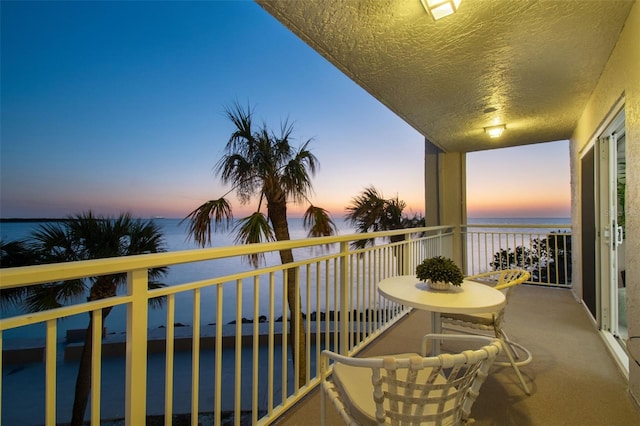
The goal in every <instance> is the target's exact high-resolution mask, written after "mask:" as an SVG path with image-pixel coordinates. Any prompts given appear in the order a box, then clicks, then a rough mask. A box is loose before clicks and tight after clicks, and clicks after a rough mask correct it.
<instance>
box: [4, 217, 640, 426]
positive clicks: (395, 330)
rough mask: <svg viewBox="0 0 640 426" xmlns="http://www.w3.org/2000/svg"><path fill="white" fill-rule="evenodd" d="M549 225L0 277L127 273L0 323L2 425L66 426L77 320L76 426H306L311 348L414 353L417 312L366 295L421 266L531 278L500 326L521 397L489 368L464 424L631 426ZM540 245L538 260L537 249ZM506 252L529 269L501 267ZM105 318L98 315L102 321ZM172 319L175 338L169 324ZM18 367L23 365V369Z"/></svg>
mask: <svg viewBox="0 0 640 426" xmlns="http://www.w3.org/2000/svg"><path fill="white" fill-rule="evenodd" d="M559 227H560V226H553V227H552V228H543V227H536V226H533V225H532V226H524V227H520V228H518V227H499V228H488V227H485V226H481V225H473V226H471V225H468V226H465V227H462V228H455V227H431V228H422V229H419V230H412V231H413V232H412V233H408V232H407V231H389V232H383V233H377V234H375V235H369V237H376V241H377V243H376V245H375V246H374V247H372V248H367V249H364V250H351V249H350V246H349V243H350V242H352V241H354V240H356V239H361V238H362V237H363V236H362V235H361V234H358V235H346V236H336V237H327V238H316V239H303V240H294V241H290V242H279V243H269V244H260V245H251V246H233V247H220V248H212V249H205V250H190V251H182V252H171V253H162V254H155V255H143V256H132V257H127V258H118V259H102V260H95V261H86V262H74V263H67V264H64V266H62V265H41V266H33V267H24V268H11V269H4V270H0V278H1V280H0V282H1V284H0V286H1V288H2V289H6V288H11V287H17V286H24V285H33V284H38V283H45V282H52V281H57V280H64V279H72V278H83V277H90V276H97V275H107V274H113V273H119V272H126V273H127V274H128V288H127V291H126V292H125V293H124V294H121V295H118V296H116V297H114V298H109V299H103V300H100V301H96V302H91V303H81V304H77V305H73V306H67V307H64V308H60V309H56V310H51V311H46V312H41V313H37V314H28V315H19V316H13V317H8V318H4V319H2V320H0V333H1V334H0V344H1V345H2V349H3V352H2V354H3V357H2V368H3V376H2V382H1V390H2V417H1V419H2V424H6V425H13V424H17V423H19V424H43V423H44V424H47V425H53V424H57V423H66V422H68V421H69V416H70V412H71V404H72V402H73V389H74V381H75V374H76V372H77V368H78V367H77V365H78V364H77V362H76V358H77V353H78V351H79V347H80V346H81V345H82V343H69V342H68V340H65V339H63V338H61V336H60V335H61V333H60V330H59V328H60V327H61V325H63V324H64V322H60V321H59V320H60V319H63V318H78V317H80V318H84V319H85V320H86V321H85V322H86V323H88V322H89V321H88V318H89V315H87V313H89V314H90V315H91V316H92V318H93V321H92V328H91V330H92V331H91V332H92V337H93V338H92V341H93V344H92V354H93V356H92V367H91V368H92V393H91V399H90V404H89V409H88V410H87V414H86V419H87V420H91V422H92V424H100V423H101V422H103V423H107V424H108V420H110V419H122V418H124V419H125V424H129V425H138V424H144V423H145V417H147V416H153V417H157V418H162V417H164V418H165V419H172V418H175V416H181V417H186V418H191V419H192V424H197V423H196V420H199V421H200V422H201V423H203V424H216V425H218V424H228V423H231V422H232V423H233V424H270V423H273V422H282V424H295V423H300V421H299V420H297V419H304V420H305V421H304V422H303V423H307V420H308V419H309V418H312V417H310V416H311V415H313V416H316V414H317V410H318V409H319V404H318V403H317V390H316V389H317V384H318V366H317V364H316V359H318V356H319V353H320V351H321V349H322V348H325V347H331V348H333V349H334V350H336V351H340V352H342V353H349V354H358V355H359V354H372V353H376V352H386V351H387V350H393V351H397V350H402V351H405V350H415V348H416V347H417V346H416V344H417V342H418V339H419V338H420V336H421V334H422V333H423V332H424V331H425V330H426V329H427V328H428V323H427V321H428V320H427V319H426V314H425V313H422V312H416V311H414V312H412V311H410V310H408V309H406V308H405V307H403V306H399V305H397V304H394V303H391V302H389V301H387V300H385V299H384V298H382V297H380V296H379V295H378V294H377V291H376V283H377V282H378V281H380V280H381V279H383V278H386V277H389V276H393V275H399V274H405V273H412V272H413V271H414V270H415V266H416V265H417V263H419V262H420V261H421V260H422V259H424V258H425V257H430V256H435V255H445V256H449V257H453V258H459V259H458V261H459V262H460V263H461V264H464V265H465V267H466V270H467V272H468V273H477V272H482V271H483V270H488V269H490V268H491V267H492V266H491V265H490V264H491V263H494V266H495V265H504V264H505V263H504V262H507V263H516V264H519V265H520V266H522V267H525V268H528V269H530V270H531V271H532V272H534V273H533V274H532V275H533V276H534V277H535V278H534V279H533V281H532V282H530V283H529V286H523V288H518V289H517V290H518V291H517V292H516V295H517V298H516V299H515V300H514V302H513V305H510V307H509V310H508V317H507V321H508V323H507V327H508V330H509V331H510V333H511V334H512V335H513V338H514V339H517V340H518V341H520V342H522V343H523V344H525V345H526V346H527V347H528V348H529V349H530V350H532V352H533V354H534V362H533V363H532V364H530V365H529V366H527V367H524V372H525V374H526V376H527V378H528V379H530V380H531V384H532V387H533V389H534V391H533V395H532V396H531V397H526V396H525V395H524V394H523V393H522V392H521V390H520V389H519V387H518V383H517V380H515V379H514V376H513V375H512V374H510V373H511V371H510V369H508V368H502V367H500V368H497V369H496V371H495V373H496V374H494V375H492V376H491V378H490V381H489V382H487V383H486V385H485V387H484V389H483V393H482V394H481V397H480V399H479V400H478V402H477V403H476V406H475V410H474V414H475V416H476V417H477V418H478V420H480V421H481V422H484V424H494V423H491V421H493V420H495V421H497V420H499V419H501V420H504V422H502V421H499V422H497V423H495V424H553V423H554V422H553V421H552V419H555V418H563V419H569V418H576V419H578V418H582V417H575V416H578V415H579V416H585V417H584V418H585V419H587V420H588V421H585V423H583V424H598V423H590V421H595V420H594V419H601V418H603V417H602V416H603V415H604V416H608V417H604V418H605V419H608V420H611V419H615V418H616V417H614V415H619V416H623V417H622V419H623V420H625V419H626V420H628V419H633V420H634V421H632V422H631V423H628V422H627V423H619V424H632V423H634V422H637V420H638V419H639V417H638V416H639V415H638V412H637V411H634V409H633V406H632V405H631V402H630V401H629V398H628V397H627V396H626V380H625V378H624V377H623V376H622V374H621V373H619V372H618V371H617V370H616V366H615V364H614V362H613V361H612V358H611V357H609V356H608V354H607V352H606V350H605V349H604V345H603V344H602V342H601V341H600V339H599V337H598V334H597V331H596V327H595V326H594V325H593V324H591V322H590V321H589V320H588V316H587V314H586V312H585V311H584V309H583V308H582V306H581V305H580V304H579V303H578V302H577V301H576V300H575V299H574V298H573V296H572V293H571V292H570V291H569V290H568V288H570V265H571V260H570V258H569V256H568V253H567V252H566V248H567V247H569V246H570V234H569V233H568V232H558V228H559ZM398 234H404V240H403V241H401V242H399V243H393V244H390V243H388V242H387V240H386V237H389V236H391V235H398ZM543 241H544V242H545V243H544V244H546V245H545V246H544V247H546V248H545V249H544V250H541V249H540V247H541V244H542V242H543ZM551 246H553V248H554V249H553V250H548V248H549V247H551ZM462 247H466V250H462V249H461V248H462ZM517 247H520V250H521V251H527V250H528V253H529V256H519V255H517V253H519V252H518V249H517ZM283 248H291V249H293V250H294V255H295V257H296V259H298V260H297V261H296V262H295V263H292V264H288V265H287V268H284V267H283V266H282V265H279V264H278V263H277V262H268V264H267V266H265V267H263V268H261V269H257V270H253V269H250V268H249V267H247V269H246V270H245V271H242V272H239V273H236V274H233V275H225V276H218V275H216V271H217V270H219V269H221V268H218V266H220V265H221V264H222V263H221V262H225V260H227V259H230V258H234V257H238V256H244V255H247V254H249V253H256V252H262V253H265V254H269V253H275V252H277V250H280V249H283ZM462 253H465V254H464V255H463V254H462ZM510 253H515V255H514V256H511V255H510ZM532 253H535V255H532ZM542 253H545V254H544V256H542ZM195 262H202V266H203V267H206V268H210V270H211V271H212V273H211V277H210V278H209V279H206V280H200V281H189V282H184V283H181V284H178V285H173V286H171V287H167V288H163V289H157V290H147V270H148V269H149V268H153V267H157V266H169V267H174V268H180V265H182V264H187V263H195ZM287 270H290V271H293V272H292V273H293V276H294V277H295V282H296V286H295V288H296V294H295V295H294V298H295V300H298V301H300V303H298V304H296V305H295V307H294V309H293V311H294V313H293V317H294V318H295V317H298V316H304V317H305V319H306V321H303V322H302V324H300V323H296V325H295V327H294V331H295V332H294V333H293V334H292V335H289V334H288V333H283V332H282V330H288V329H289V325H290V321H291V316H290V315H289V311H288V308H287V286H286V285H284V283H285V282H286V276H287ZM540 284H542V285H543V286H540ZM552 286H555V287H559V288H552ZM256 296H257V297H256ZM157 297H163V298H164V299H165V304H164V307H163V309H162V310H160V311H153V310H151V309H149V305H148V301H149V300H150V299H153V298H157ZM107 307H113V313H112V314H111V316H110V318H109V321H108V322H105V323H103V319H102V312H103V311H102V310H103V309H104V308H107ZM185 312H187V315H188V318H189V319H190V320H189V321H186V322H188V324H182V323H181V322H180V320H179V318H183V315H185V314H184V313H185ZM114 317H115V318H118V317H120V318H122V319H123V320H124V319H126V321H125V323H124V325H123V328H124V330H123V331H122V332H119V333H117V334H115V335H114V334H111V333H109V327H110V324H111V322H112V321H113V320H114V319H115V318H114ZM33 324H43V328H44V330H45V331H44V336H43V338H42V339H41V342H40V343H37V344H32V345H31V346H29V345H27V346H23V347H20V348H17V347H15V346H14V342H13V341H12V339H8V338H4V337H6V336H8V335H9V334H11V333H12V332H15V329H18V328H20V327H24V326H32V325H33ZM85 326H86V325H85ZM300 327H301V328H300ZM105 329H106V333H105ZM301 331H303V332H301ZM192 336H199V337H200V338H198V339H193V338H192ZM291 336H294V337H291ZM296 336H304V337H296ZM3 338H4V340H3ZM3 342H4V343H3ZM299 345H301V346H303V347H304V348H305V349H304V357H298V356H296V357H292V356H291V353H292V351H291V348H292V347H294V348H297V347H298V346H299ZM391 348H393V349H391ZM20 351H21V352H20ZM296 353H297V352H296ZM16 354H17V356H18V357H19V358H20V359H18V360H16V359H15V358H16ZM27 354H28V355H29V356H35V359H36V361H38V362H29V363H24V361H25V360H27ZM18 361H22V362H18ZM302 366H304V367H302ZM192 395H197V397H196V398H193V397H192ZM567 395H571V398H566V396H567ZM569 400H570V401H569ZM572 404H575V407H573V405H572ZM292 407H293V409H292V410H289V409H290V408H292ZM574 408H575V412H574ZM578 408H579V409H578ZM578 412H579V414H578ZM192 413H198V416H192ZM496 413H499V414H496ZM538 413H540V414H538ZM299 416H304V417H299ZM546 416H554V417H546ZM556 416H557V417H556ZM598 416H600V417H598ZM624 416H626V417H624ZM313 418H317V417H313ZM538 419H540V421H538ZM550 419H551V420H550ZM589 419H592V420H589ZM544 420H549V421H548V422H546V421H544ZM606 423H608V424H615V423H611V421H608V422H606ZM165 424H170V422H169V421H167V422H165ZM481 424H482V423H481Z"/></svg>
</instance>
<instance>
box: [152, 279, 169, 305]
mask: <svg viewBox="0 0 640 426" xmlns="http://www.w3.org/2000/svg"><path fill="white" fill-rule="evenodd" d="M148 286H149V290H156V289H159V288H163V287H166V286H167V285H166V284H163V283H160V282H158V281H152V280H149V284H148ZM166 300H167V297H166V296H158V297H152V298H150V299H149V307H150V308H152V309H156V308H161V307H162V306H164V303H165V302H166Z"/></svg>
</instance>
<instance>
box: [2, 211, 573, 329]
mask: <svg viewBox="0 0 640 426" xmlns="http://www.w3.org/2000/svg"><path fill="white" fill-rule="evenodd" d="M154 220H155V221H156V222H157V223H158V224H159V225H160V226H161V227H162V231H163V234H164V237H165V242H166V247H167V250H168V251H180V250H192V249H197V248H199V247H198V246H197V245H196V244H195V243H194V242H193V241H190V240H189V238H188V236H187V228H188V224H187V223H186V222H185V223H180V222H181V220H180V219H154ZM334 220H335V221H336V225H337V227H338V233H339V234H340V235H345V234H352V233H354V230H353V228H352V227H351V226H350V225H349V224H348V223H347V222H345V221H344V220H341V219H336V218H334ZM468 223H469V224H496V225H505V224H514V225H522V224H535V225H544V224H569V223H570V219H569V218H469V220H468ZM43 224H44V223H43V222H34V221H25V222H0V238H1V239H2V241H11V240H16V239H25V238H28V237H29V236H30V234H31V233H32V232H33V231H34V230H36V229H37V228H38V227H40V226H41V225H43ZM289 225H290V233H291V239H303V238H306V236H307V231H306V230H305V229H304V227H303V223H302V219H301V218H292V219H290V220H289ZM234 244H235V241H234V233H233V231H232V230H230V231H226V232H218V233H216V234H215V236H214V239H213V243H212V246H213V247H222V246H229V245H234ZM324 254H326V253H324ZM294 255H295V258H296V260H301V259H305V258H311V257H315V256H318V255H319V253H317V249H314V248H308V249H299V250H296V252H295V253H294ZM279 262H280V260H279V257H278V255H277V254H276V253H271V254H267V256H266V259H265V263H266V265H275V264H278V263H279ZM247 267H248V265H247V263H246V262H245V261H244V260H242V259H239V258H231V259H220V260H215V261H208V262H199V263H189V264H183V265H174V266H171V267H170V268H169V272H168V274H167V276H166V277H165V278H164V279H163V282H164V283H165V284H167V285H176V284H181V283H186V282H193V281H198V280H204V279H207V278H210V277H211V276H212V275H215V276H224V275H229V274H233V273H236V272H242V271H245V270H246V269H247ZM205 293H206V292H205V291H203V298H204V297H205V296H206V294H205ZM211 293H213V291H211ZM224 297H225V301H224V306H225V312H224V317H223V321H224V322H225V323H228V322H229V321H231V320H233V319H235V311H234V310H233V309H228V308H227V307H228V306H234V304H235V293H234V291H233V289H229V290H225V296H224ZM260 297H261V299H263V300H266V295H262V296H260ZM246 299H247V300H246V301H245V311H247V312H251V303H252V301H251V298H250V297H247V298H246ZM203 300H204V299H203ZM209 300H213V299H209ZM276 300H277V301H278V302H277V304H278V306H276V312H279V311H282V305H281V297H278V296H276ZM263 306H266V304H265V305H263ZM192 309H193V303H192V300H191V298H190V296H189V295H188V294H182V293H181V294H179V295H178V296H177V297H176V313H175V317H176V318H175V321H176V322H177V323H183V324H191V323H192V317H191V315H192ZM20 313H23V312H22V311H21V310H20V309H19V308H4V309H2V310H1V311H0V318H7V317H11V316H14V315H18V314H20ZM87 318H88V317H87V315H84V314H83V315H78V316H74V317H69V318H66V319H63V320H60V321H59V323H58V338H59V339H60V340H62V339H63V338H64V337H65V336H66V332H67V330H71V329H79V328H85V327H86V325H87V323H88V319H87ZM125 318H126V316H125V315H124V307H122V306H119V307H116V308H114V310H113V312H112V313H111V314H110V315H109V317H108V318H107V319H106V321H105V326H106V327H107V329H108V331H110V332H112V333H121V332H124V330H125V329H126V323H125ZM165 320H166V311H165V310H164V309H154V310H150V313H149V327H150V328H157V327H159V326H162V325H164V324H165ZM214 321H215V312H214V311H213V310H211V309H209V310H203V318H202V325H206V324H211V323H212V322H214ZM44 335H45V327H44V324H36V325H32V326H28V327H21V328H19V329H13V330H7V331H5V332H4V333H3V339H5V341H9V342H10V341H11V339H25V338H43V337H44Z"/></svg>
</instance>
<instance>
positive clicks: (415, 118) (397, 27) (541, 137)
mask: <svg viewBox="0 0 640 426" xmlns="http://www.w3.org/2000/svg"><path fill="white" fill-rule="evenodd" d="M257 3H259V4H260V5H261V6H262V7H263V8H264V9H265V10H266V11H267V12H268V13H270V14H271V15H273V16H274V17H275V18H276V19H278V20H279V21H280V22H282V23H283V24H284V25H285V26H287V27H288V28H289V29H290V30H291V31H293V32H294V33H295V34H296V35H297V36H299V37H300V38H301V39H302V40H304V41H305V42H306V43H307V44H309V45H310V46H311V47H312V48H313V49H315V50H316V51H318V52H319V53H320V54H322V55H323V56H324V57H325V58H327V59H328V60H329V61H330V62H331V63H333V64H334V65H335V66H336V67H338V68H339V69H340V70H341V71H342V72H344V73H345V74H346V75H348V76H349V77H350V78H351V79H353V80H354V81H355V82H356V83H358V84H359V85H360V86H362V87H363V88H364V89H365V90H367V91H368V92H369V93H370V94H371V95H373V96H374V97H375V98H377V99H378V100H379V101H380V102H382V103H383V104H385V105H386V106H387V107H388V108H389V109H390V110H392V111H393V112H395V113H396V114H397V115H398V116H400V117H401V118H403V119H404V120H405V121H406V122H408V123H409V124H410V125H412V126H413V127H414V128H415V129H416V130H417V131H419V132H420V133H422V134H423V135H424V136H425V137H426V138H427V139H429V140H430V141H431V142H433V143H435V144H436V145H438V146H439V147H440V148H441V149H443V150H444V151H447V152H456V151H461V152H464V151H467V152H468V151H477V150H484V149H491V148H497V147H507V146H516V145H524V144H530V143H538V142H548V141H555V140H562V139H568V138H569V137H570V136H571V134H572V132H573V129H574V127H575V125H576V122H577V120H578V118H579V117H580V114H581V113H582V110H583V109H584V106H585V104H586V102H587V99H588V97H589V95H590V94H591V92H592V91H593V89H594V88H595V85H596V83H597V81H598V78H599V76H600V74H601V73H602V70H603V68H604V65H605V63H606V61H607V59H608V58H609V55H610V53H611V51H612V49H613V47H614V46H615V43H616V40H617V38H618V35H619V34H620V31H621V29H622V27H623V25H624V21H625V19H626V17H627V15H628V13H629V10H630V9H631V6H632V3H633V1H632V0H621V1H617V0H560V1H555V0H548V1H546V0H542V1H534V0H462V4H461V6H460V10H459V11H458V13H456V14H455V15H452V16H449V17H446V18H443V19H441V20H439V21H437V22H434V21H433V20H432V19H431V18H430V17H429V16H428V15H427V14H426V12H425V10H424V9H423V7H422V5H421V3H420V0H304V1H291V0H277V1H273V0H257ZM639 45H640V43H639ZM639 48H640V47H639ZM502 123H504V124H506V126H507V130H506V131H505V132H504V134H503V136H502V137H501V138H499V139H490V138H489V137H488V135H487V134H485V132H484V127H486V126H490V125H492V124H502Z"/></svg>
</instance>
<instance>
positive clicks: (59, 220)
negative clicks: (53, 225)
mask: <svg viewBox="0 0 640 426" xmlns="http://www.w3.org/2000/svg"><path fill="white" fill-rule="evenodd" d="M68 221H69V219H63V218H53V217H40V218H17V217H12V218H7V219H4V218H0V223H2V222H9V223H10V222H68Z"/></svg>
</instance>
